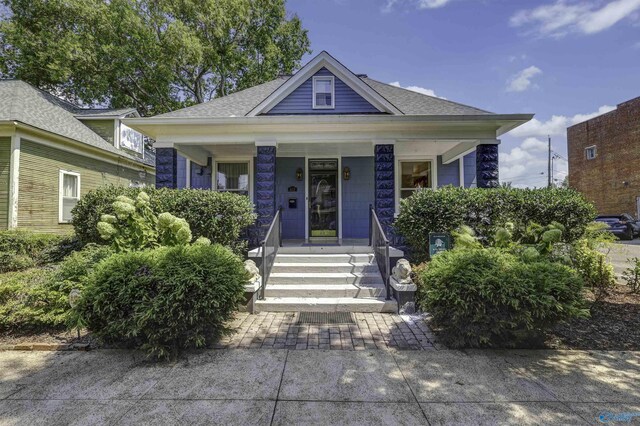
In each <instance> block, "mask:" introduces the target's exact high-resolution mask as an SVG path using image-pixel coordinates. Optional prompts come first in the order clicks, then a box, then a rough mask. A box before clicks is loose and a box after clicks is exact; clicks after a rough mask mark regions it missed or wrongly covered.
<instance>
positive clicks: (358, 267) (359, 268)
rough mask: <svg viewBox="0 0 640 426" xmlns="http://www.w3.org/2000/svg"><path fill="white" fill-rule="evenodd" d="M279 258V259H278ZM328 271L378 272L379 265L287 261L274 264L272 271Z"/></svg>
mask: <svg viewBox="0 0 640 426" xmlns="http://www.w3.org/2000/svg"><path fill="white" fill-rule="evenodd" d="M276 260H278V259H276ZM294 272H295V273H326V272H343V273H347V272H351V273H354V272H355V273H363V272H368V273H372V274H373V273H378V272H380V271H379V269H378V265H377V264H375V263H325V262H323V263H302V262H300V263H296V262H293V263H285V262H276V263H274V264H273V268H272V269H271V273H272V274H274V273H294Z"/></svg>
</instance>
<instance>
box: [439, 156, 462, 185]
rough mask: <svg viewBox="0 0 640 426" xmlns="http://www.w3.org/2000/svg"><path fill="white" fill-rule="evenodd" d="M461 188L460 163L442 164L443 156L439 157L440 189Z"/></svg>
mask: <svg viewBox="0 0 640 426" xmlns="http://www.w3.org/2000/svg"><path fill="white" fill-rule="evenodd" d="M446 185H453V186H460V161H458V160H456V161H452V162H451V163H449V164H442V156H441V155H438V187H441V186H446Z"/></svg>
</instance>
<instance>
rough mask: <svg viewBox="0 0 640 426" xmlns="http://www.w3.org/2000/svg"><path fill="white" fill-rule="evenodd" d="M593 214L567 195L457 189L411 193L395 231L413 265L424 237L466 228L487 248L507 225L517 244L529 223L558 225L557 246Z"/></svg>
mask: <svg viewBox="0 0 640 426" xmlns="http://www.w3.org/2000/svg"><path fill="white" fill-rule="evenodd" d="M595 216H596V211H595V208H594V207H593V205H592V204H591V203H589V202H588V201H587V200H586V199H585V198H584V197H583V196H582V195H581V194H580V193H578V192H577V191H574V190H571V189H561V188H551V189H548V188H545V189H517V188H506V187H501V188H492V189H488V188H459V187H452V186H447V187H443V188H440V189H437V190H422V191H416V192H415V193H414V194H413V195H412V196H411V197H409V198H407V199H404V200H402V202H401V204H400V213H399V216H398V219H397V220H396V222H395V228H396V230H397V232H398V233H399V234H401V235H402V236H403V237H404V238H405V240H406V242H407V244H408V245H409V248H410V249H411V252H412V255H413V257H414V258H415V259H414V260H423V259H426V258H427V252H428V237H429V232H452V231H454V230H455V229H457V228H459V227H460V226H462V225H468V226H469V227H471V228H472V229H473V230H474V231H475V233H476V234H477V235H478V237H479V238H480V241H482V242H483V244H485V245H487V244H489V243H490V242H491V241H489V240H490V238H491V237H492V236H493V235H495V234H496V230H497V229H498V228H504V227H505V226H506V225H507V224H509V223H510V224H512V226H513V233H514V235H513V236H514V238H516V239H519V238H520V237H521V236H522V235H523V234H524V232H526V230H527V226H528V225H529V224H530V223H532V222H533V223H542V224H551V223H554V222H555V223H557V224H559V225H560V226H561V227H562V228H563V229H564V230H563V240H565V241H567V242H572V241H575V240H577V239H578V238H580V236H582V234H583V233H584V231H585V228H586V226H587V225H588V224H589V223H590V222H591V221H593V219H594V218H595Z"/></svg>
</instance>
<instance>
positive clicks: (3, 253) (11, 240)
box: [0, 230, 80, 273]
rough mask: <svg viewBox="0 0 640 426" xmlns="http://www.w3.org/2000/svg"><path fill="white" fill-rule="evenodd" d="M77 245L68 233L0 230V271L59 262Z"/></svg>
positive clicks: (76, 247)
mask: <svg viewBox="0 0 640 426" xmlns="http://www.w3.org/2000/svg"><path fill="white" fill-rule="evenodd" d="M79 247H80V245H79V243H78V241H77V240H76V239H75V238H73V237H72V236H69V235H56V234H45V233H37V232H31V231H23V230H10V231H0V273H3V272H11V271H21V270H24V269H27V268H31V267H34V266H39V265H46V264H49V263H55V262H59V261H61V260H62V259H63V258H64V257H66V256H67V255H68V254H69V253H71V252H72V251H74V250H77V249H79Z"/></svg>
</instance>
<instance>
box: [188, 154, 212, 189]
mask: <svg viewBox="0 0 640 426" xmlns="http://www.w3.org/2000/svg"><path fill="white" fill-rule="evenodd" d="M211 163H212V162H211V157H209V158H208V159H207V167H202V166H200V165H198V164H196V163H194V162H193V161H192V162H191V188H195V189H211Z"/></svg>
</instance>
